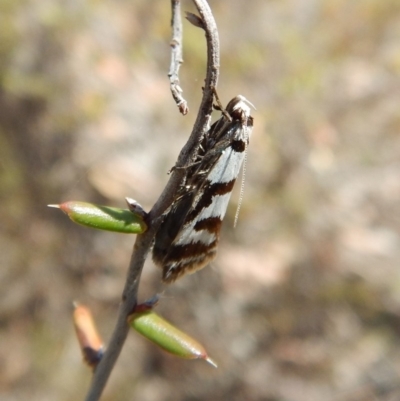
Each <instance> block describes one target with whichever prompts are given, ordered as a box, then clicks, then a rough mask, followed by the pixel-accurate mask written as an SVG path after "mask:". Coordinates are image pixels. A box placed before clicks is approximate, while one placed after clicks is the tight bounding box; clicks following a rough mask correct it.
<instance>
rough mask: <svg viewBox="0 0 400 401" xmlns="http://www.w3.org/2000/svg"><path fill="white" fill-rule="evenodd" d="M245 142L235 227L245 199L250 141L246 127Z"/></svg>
mask: <svg viewBox="0 0 400 401" xmlns="http://www.w3.org/2000/svg"><path fill="white" fill-rule="evenodd" d="M246 128H247V127H246ZM245 143H246V145H245V149H244V160H243V169H242V182H241V183H240V192H239V202H238V206H237V208H236V214H235V220H234V221H233V227H236V224H237V221H238V219H239V212H240V207H241V206H242V201H243V194H244V181H245V178H246V165H247V147H248V143H249V135H248V133H247V129H246V142H245Z"/></svg>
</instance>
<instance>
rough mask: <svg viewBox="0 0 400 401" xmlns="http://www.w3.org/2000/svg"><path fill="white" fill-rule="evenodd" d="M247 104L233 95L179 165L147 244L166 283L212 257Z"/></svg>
mask: <svg viewBox="0 0 400 401" xmlns="http://www.w3.org/2000/svg"><path fill="white" fill-rule="evenodd" d="M250 105H251V106H252V104H251V103H250V102H249V101H248V100H247V99H246V98H245V97H243V96H241V95H239V96H236V97H234V98H233V99H232V100H231V101H230V102H229V103H228V105H227V106H226V110H221V111H222V115H221V117H220V118H219V119H218V120H217V121H215V122H214V124H212V125H211V127H210V128H209V130H208V131H207V132H206V134H205V135H204V136H203V138H202V139H201V142H200V146H199V148H198V150H197V153H196V155H195V157H194V160H193V162H192V163H191V164H190V165H189V166H188V167H186V168H185V170H186V171H185V177H184V179H183V182H182V185H181V186H180V189H179V190H178V194H177V196H176V199H175V200H174V202H173V204H172V206H171V207H170V209H169V210H168V211H167V212H166V213H165V214H164V218H163V221H162V223H161V225H160V228H159V229H158V231H157V233H156V235H155V241H154V247H153V261H154V263H155V264H156V265H158V266H159V267H161V268H162V278H163V281H164V282H166V283H172V282H174V281H175V280H176V279H177V278H179V277H181V276H183V275H184V274H186V273H193V272H195V271H196V270H199V269H201V268H203V267H204V266H206V265H207V264H208V263H209V262H211V261H212V260H213V259H214V257H215V256H216V252H217V245H218V240H219V233H220V229H221V224H222V220H223V218H224V216H225V212H226V209H227V207H228V202H229V199H230V197H231V193H232V188H233V185H234V184H235V181H236V178H237V176H238V175H239V171H240V167H241V165H242V162H243V160H244V158H245V152H246V149H247V146H248V144H249V138H250V134H251V132H252V128H253V117H252V116H251V115H250V111H251V109H250ZM253 107H254V106H253Z"/></svg>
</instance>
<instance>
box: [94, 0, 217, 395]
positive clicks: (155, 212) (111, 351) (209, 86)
mask: <svg viewBox="0 0 400 401" xmlns="http://www.w3.org/2000/svg"><path fill="white" fill-rule="evenodd" d="M193 2H194V3H195V5H196V7H197V9H198V11H199V14H200V16H201V19H202V20H203V23H204V30H205V32H206V41H207V74H206V80H205V86H204V90H203V98H202V102H201V105H200V108H199V112H198V115H197V118H196V122H195V124H194V127H193V130H192V133H191V135H190V137H189V139H188V141H187V143H186V145H185V146H184V147H183V149H182V150H181V152H180V154H179V157H178V161H177V166H186V165H188V164H189V163H190V162H191V160H192V157H193V154H194V152H195V150H196V148H197V147H198V144H199V141H200V137H201V136H202V135H203V133H204V132H205V131H206V130H207V129H208V126H209V123H210V119H211V113H212V103H213V90H214V88H215V87H216V86H217V82H218V73H219V38H218V31H217V26H216V24H215V20H214V17H213V15H212V13H211V10H210V8H209V6H208V4H207V2H206V1H205V0H193ZM184 173H185V171H184V169H174V171H173V173H172V174H171V177H170V179H169V181H168V183H167V185H166V187H165V189H164V191H163V192H162V194H161V195H160V197H159V199H158V200H157V202H156V203H155V205H154V206H153V208H152V210H151V211H150V213H149V215H148V223H149V229H148V230H147V231H146V232H145V233H144V234H142V235H138V236H137V238H136V242H135V245H134V249H133V253H132V256H131V261H130V264H129V270H128V275H127V279H126V283H125V288H124V291H123V295H122V302H121V305H120V308H119V314H118V319H117V323H116V325H115V328H114V332H113V334H112V336H111V339H110V342H109V346H108V348H107V350H106V351H105V353H104V356H103V358H102V360H101V361H100V363H99V364H98V366H97V368H96V370H95V372H94V376H93V380H92V383H91V386H90V389H89V392H88V394H87V396H86V401H98V400H99V398H100V397H101V394H102V392H103V390H104V387H105V385H106V383H107V380H108V378H109V376H110V374H111V372H112V369H113V367H114V365H115V362H116V361H117V359H118V356H119V354H120V352H121V350H122V347H123V345H124V342H125V340H126V337H127V335H128V332H129V326H128V324H127V318H128V316H129V314H130V313H131V312H132V310H133V308H134V307H135V305H136V303H137V293H138V287H139V281H140V275H141V272H142V268H143V264H144V262H145V260H146V257H147V255H148V253H149V251H150V248H151V245H152V242H153V238H154V235H155V233H156V231H157V228H158V226H159V224H160V223H161V215H162V214H163V212H164V211H165V210H166V209H167V208H168V207H169V206H170V205H171V203H172V202H173V199H174V196H175V194H176V192H177V190H178V188H179V185H180V183H181V181H182V179H183V176H184Z"/></svg>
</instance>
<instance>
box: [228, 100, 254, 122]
mask: <svg viewBox="0 0 400 401" xmlns="http://www.w3.org/2000/svg"><path fill="white" fill-rule="evenodd" d="M250 106H251V107H252V108H253V109H254V110H256V108H255V107H254V105H253V104H252V103H251V102H250V101H249V100H247V99H246V98H245V97H244V96H242V95H237V96H236V97H234V98H233V99H232V100H231V101H230V102H229V103H228V105H227V106H226V111H227V112H228V113H229V115H230V116H231V117H232V118H233V119H234V120H242V119H243V117H245V118H246V119H247V118H249V117H250V115H251V108H250Z"/></svg>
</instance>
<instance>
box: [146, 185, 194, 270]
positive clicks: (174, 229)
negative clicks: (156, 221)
mask: <svg viewBox="0 0 400 401" xmlns="http://www.w3.org/2000/svg"><path fill="white" fill-rule="evenodd" d="M194 195H195V194H194V193H191V192H187V193H185V194H184V195H182V196H181V198H180V199H179V200H178V201H176V202H175V204H173V205H172V207H171V210H169V212H168V213H167V214H166V215H165V217H164V220H163V221H162V223H161V225H160V227H159V229H158V231H157V233H156V235H155V241H154V247H153V260H154V262H155V263H156V264H157V265H160V266H161V267H162V266H163V263H164V258H165V256H166V255H167V254H168V250H169V249H170V248H171V245H172V243H173V241H174V239H175V238H176V236H177V235H178V232H179V230H180V229H181V228H182V226H183V224H184V222H185V219H186V216H187V214H188V212H189V210H190V209H191V206H192V203H193V198H194Z"/></svg>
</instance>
